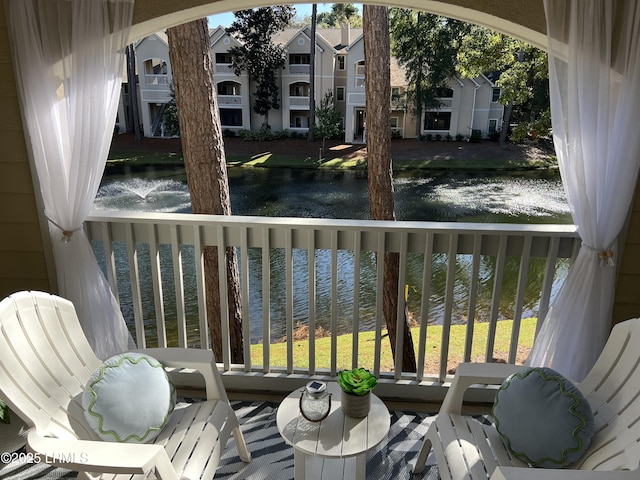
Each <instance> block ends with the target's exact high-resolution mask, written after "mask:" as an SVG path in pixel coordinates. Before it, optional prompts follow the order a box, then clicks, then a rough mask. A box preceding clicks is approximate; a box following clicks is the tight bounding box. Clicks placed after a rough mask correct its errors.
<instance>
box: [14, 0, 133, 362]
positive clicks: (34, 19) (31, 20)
mask: <svg viewBox="0 0 640 480" xmlns="http://www.w3.org/2000/svg"><path fill="white" fill-rule="evenodd" d="M133 6H134V2H133V0H91V1H87V0H5V10H6V12H7V18H8V19H9V22H8V23H9V28H10V34H11V39H12V43H13V48H14V59H15V61H14V64H15V65H16V80H17V83H18V88H19V91H20V97H21V103H22V110H23V114H24V120H25V129H26V134H27V138H28V141H29V142H30V146H31V151H32V156H33V163H34V165H35V170H36V174H37V181H38V183H39V185H40V190H41V194H42V198H43V203H44V209H45V211H44V214H45V216H46V218H47V219H48V222H49V230H50V238H51V244H52V248H53V255H54V261H55V266H56V272H57V280H58V288H59V290H60V295H62V296H64V297H66V298H68V299H69V300H71V301H72V302H73V303H74V305H75V307H76V310H77V311H78V316H79V318H80V320H81V323H82V326H83V329H84V331H85V334H86V335H87V338H88V339H89V342H90V343H91V345H92V346H93V348H94V350H95V352H96V354H97V355H98V356H99V357H100V358H106V357H108V356H110V355H113V354H115V353H119V352H122V351H125V350H127V349H129V348H131V347H133V346H134V343H133V340H132V337H131V335H130V334H129V331H128V329H127V326H126V324H125V321H124V319H123V317H122V313H121V312H120V308H119V305H118V303H117V301H116V299H115V297H114V295H113V293H112V292H111V290H110V288H109V285H108V283H107V281H106V279H105V278H104V275H103V273H102V271H101V270H100V267H99V265H98V263H97V261H96V259H95V256H94V254H93V250H92V248H91V245H90V243H89V241H88V239H87V237H86V235H85V233H84V230H83V222H84V220H85V218H86V217H87V215H88V213H89V211H90V210H91V207H92V204H93V200H94V198H95V195H96V192H97V191H98V188H99V186H100V181H101V178H102V174H103V171H104V167H105V164H106V159H107V155H108V153H109V145H110V143H111V137H112V134H113V131H114V126H115V119H116V111H117V107H118V99H119V95H120V87H121V82H122V72H123V67H124V60H123V59H124V52H125V47H126V44H127V41H128V36H129V28H130V26H131V17H132V13H133Z"/></svg>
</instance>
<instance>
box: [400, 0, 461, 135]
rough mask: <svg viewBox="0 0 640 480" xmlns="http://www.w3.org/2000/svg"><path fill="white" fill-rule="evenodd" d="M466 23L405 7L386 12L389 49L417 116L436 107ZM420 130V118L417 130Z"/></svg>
mask: <svg viewBox="0 0 640 480" xmlns="http://www.w3.org/2000/svg"><path fill="white" fill-rule="evenodd" d="M469 29H470V27H469V25H468V24H467V23H464V22H460V21H458V20H452V19H450V18H446V17H441V16H438V15H433V14H431V13H425V12H421V11H416V10H409V9H406V8H392V9H391V10H390V12H389V32H390V35H391V53H392V55H393V56H394V57H395V58H396V59H397V60H398V62H399V63H400V65H402V66H403V67H404V69H405V75H406V77H407V81H408V92H407V93H408V95H407V100H408V102H409V105H411V109H412V111H413V113H414V114H415V115H416V117H417V118H418V119H421V118H422V112H423V111H424V110H425V109H434V108H435V109H437V108H439V107H440V102H439V101H438V99H437V97H438V96H439V95H438V90H439V89H440V88H443V87H447V84H448V80H449V78H451V77H452V76H453V75H454V74H455V72H456V70H455V67H456V58H457V56H458V49H459V48H460V43H461V42H462V39H463V37H464V36H465V34H466V33H467V32H468V31H469ZM420 131H421V125H420V122H418V125H417V132H416V133H417V134H418V137H419V133H420Z"/></svg>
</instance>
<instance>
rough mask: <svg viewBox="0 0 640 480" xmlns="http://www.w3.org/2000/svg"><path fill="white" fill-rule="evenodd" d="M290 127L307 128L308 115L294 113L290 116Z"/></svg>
mask: <svg viewBox="0 0 640 480" xmlns="http://www.w3.org/2000/svg"><path fill="white" fill-rule="evenodd" d="M289 127H290V128H309V117H306V116H301V115H295V116H293V117H292V118H291V122H290V124H289Z"/></svg>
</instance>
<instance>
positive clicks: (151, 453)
mask: <svg viewBox="0 0 640 480" xmlns="http://www.w3.org/2000/svg"><path fill="white" fill-rule="evenodd" d="M27 448H28V449H29V451H30V452H31V453H33V454H34V455H37V456H38V458H37V461H39V462H46V463H49V464H51V465H55V466H58V467H63V468H67V469H70V470H78V471H83V472H95V473H134V474H135V473H138V474H146V473H148V472H149V471H151V470H155V471H156V473H157V476H158V477H160V478H162V480H178V476H177V475H176V472H175V470H174V469H173V466H172V465H171V461H170V460H169V457H168V456H167V453H166V452H165V450H164V447H163V446H162V445H145V444H137V443H116V442H102V441H91V440H64V439H60V438H51V437H43V436H41V435H39V434H38V433H37V432H36V431H35V430H34V429H31V430H30V431H29V434H28V436H27Z"/></svg>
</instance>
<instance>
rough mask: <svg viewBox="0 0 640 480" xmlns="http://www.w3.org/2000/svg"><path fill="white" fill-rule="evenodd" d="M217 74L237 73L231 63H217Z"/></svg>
mask: <svg viewBox="0 0 640 480" xmlns="http://www.w3.org/2000/svg"><path fill="white" fill-rule="evenodd" d="M216 73H235V72H234V70H233V66H232V64H230V63H216Z"/></svg>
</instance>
